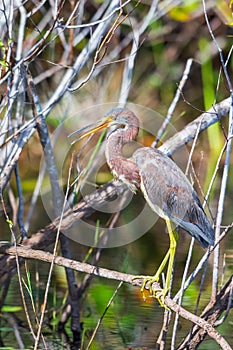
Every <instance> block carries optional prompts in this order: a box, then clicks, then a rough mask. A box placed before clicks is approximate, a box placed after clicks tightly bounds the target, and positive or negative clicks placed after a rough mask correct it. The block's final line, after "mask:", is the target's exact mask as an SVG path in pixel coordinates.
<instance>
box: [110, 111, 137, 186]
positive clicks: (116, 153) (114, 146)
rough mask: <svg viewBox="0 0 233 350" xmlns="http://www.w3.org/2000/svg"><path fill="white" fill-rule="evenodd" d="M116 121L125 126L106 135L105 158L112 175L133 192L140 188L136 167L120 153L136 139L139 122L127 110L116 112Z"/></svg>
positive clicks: (133, 162) (130, 159) (132, 161)
mask: <svg viewBox="0 0 233 350" xmlns="http://www.w3.org/2000/svg"><path fill="white" fill-rule="evenodd" d="M115 119H116V121H117V120H119V124H120V121H122V120H124V121H125V125H123V123H122V125H120V127H119V128H118V129H117V130H114V131H113V132H111V133H110V134H109V135H108V138H107V146H106V158H107V162H108V165H109V167H110V169H111V171H112V173H113V175H115V176H117V177H118V178H120V179H121V180H122V181H123V182H125V183H126V184H127V185H128V186H129V187H130V189H131V190H133V191H135V190H136V189H137V188H138V187H139V186H140V176H139V170H138V167H137V165H136V163H135V161H134V159H132V158H125V157H124V156H123V153H122V148H123V146H124V145H125V144H126V143H128V142H130V141H133V140H134V139H136V137H137V135H138V130H139V120H138V118H137V117H136V116H135V114H134V113H133V112H131V111H129V110H122V111H121V112H118V113H117V114H116V117H115Z"/></svg>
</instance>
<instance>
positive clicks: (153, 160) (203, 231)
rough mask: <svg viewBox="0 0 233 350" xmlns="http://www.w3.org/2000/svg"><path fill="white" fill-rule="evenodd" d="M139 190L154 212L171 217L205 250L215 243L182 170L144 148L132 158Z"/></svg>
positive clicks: (165, 157) (170, 161)
mask: <svg viewBox="0 0 233 350" xmlns="http://www.w3.org/2000/svg"><path fill="white" fill-rule="evenodd" d="M133 157H134V159H135V161H136V164H137V166H138V168H139V173H140V177H141V190H142V192H143V194H144V197H145V199H146V200H147V202H148V204H149V205H150V207H151V208H152V210H153V211H155V212H156V213H158V215H160V216H161V217H163V218H165V217H168V218H170V219H171V220H172V221H173V222H175V224H177V225H179V226H181V227H182V228H184V229H185V230H186V231H187V232H188V233H189V234H191V235H192V236H193V237H194V238H196V239H197V241H198V242H199V243H201V244H202V245H203V246H204V247H206V246H208V245H209V244H210V245H213V244H214V232H213V229H212V227H211V225H210V222H209V220H208V218H207V217H206V214H205V212H204V210H203V208H202V205H201V203H200V200H199V199H198V196H197V194H196V193H195V191H194V190H193V188H192V186H191V184H190V183H189V181H188V179H187V177H186V176H185V175H184V173H183V172H182V171H181V169H180V168H179V167H178V166H177V165H176V164H175V163H174V162H173V161H172V160H171V159H170V158H169V157H167V156H166V155H164V154H163V153H161V152H160V151H158V150H156V149H153V148H150V147H144V148H141V149H139V150H137V151H136V152H135V153H134V155H133Z"/></svg>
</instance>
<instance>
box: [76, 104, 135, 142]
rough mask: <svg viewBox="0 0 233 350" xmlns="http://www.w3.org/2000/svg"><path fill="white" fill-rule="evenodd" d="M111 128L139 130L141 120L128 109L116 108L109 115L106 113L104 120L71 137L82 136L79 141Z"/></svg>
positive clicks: (78, 131) (84, 128) (82, 129)
mask: <svg viewBox="0 0 233 350" xmlns="http://www.w3.org/2000/svg"><path fill="white" fill-rule="evenodd" d="M111 126H115V127H116V128H118V127H120V126H122V127H124V128H125V127H129V128H130V127H133V128H135V127H136V128H137V129H138V127H139V120H138V118H137V117H136V116H135V114H134V113H133V112H131V111H130V110H128V109H124V108H114V109H111V110H110V111H109V112H108V113H106V114H105V116H104V117H103V118H102V119H100V120H97V121H96V122H94V123H92V124H90V125H87V126H84V127H83V128H81V129H79V130H77V131H74V132H73V133H72V134H70V135H69V136H72V135H74V134H80V136H79V137H78V138H77V139H76V141H79V140H82V139H84V138H85V137H87V136H89V135H91V134H94V133H96V132H98V131H100V130H103V129H105V128H109V127H111Z"/></svg>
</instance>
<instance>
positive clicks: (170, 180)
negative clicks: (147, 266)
mask: <svg viewBox="0 0 233 350" xmlns="http://www.w3.org/2000/svg"><path fill="white" fill-rule="evenodd" d="M112 125H115V126H116V128H115V129H114V130H109V132H108V134H107V136H106V138H107V143H106V150H105V154H106V159H107V163H108V165H109V168H110V170H111V172H112V174H113V175H114V177H116V178H118V179H120V180H121V181H122V182H124V183H125V184H126V185H127V186H128V187H129V189H130V190H131V191H132V192H134V193H135V192H136V191H137V190H139V189H141V191H142V193H143V195H144V197H145V200H146V201H147V203H148V204H149V206H150V207H151V209H152V210H153V211H154V212H156V213H157V214H158V215H159V216H160V217H162V218H163V219H164V220H165V221H166V224H167V228H168V233H169V238H170V247H169V250H168V252H167V254H166V255H165V257H164V259H163V261H162V263H161V264H160V266H159V268H158V270H157V272H156V274H155V275H154V276H137V277H135V278H144V281H143V284H142V289H141V290H142V292H143V290H144V288H145V286H146V284H147V282H148V283H149V286H150V291H151V293H152V295H153V296H155V297H156V298H157V299H158V301H159V303H160V304H161V305H162V306H165V305H164V299H165V296H166V294H167V292H168V290H169V287H170V281H171V275H172V268H173V263H174V257H175V252H176V245H177V240H178V234H177V232H176V230H175V227H176V226H180V227H182V228H183V229H184V230H185V231H187V232H188V233H189V234H190V235H191V236H193V237H194V238H195V239H196V240H197V241H198V242H199V243H200V244H201V245H202V246H203V247H204V248H206V247H208V245H213V244H214V231H213V229H212V227H211V224H210V222H209V220H208V218H207V216H206V214H205V212H204V210H203V207H202V205H201V202H200V200H199V198H198V196H197V194H196V192H195V191H194V189H193V188H192V186H191V184H190V182H189V181H188V179H187V177H186V176H185V175H184V173H183V172H182V171H181V169H180V168H179V167H178V166H177V165H176V164H175V163H174V162H173V161H172V160H171V159H170V158H169V157H168V156H166V155H165V154H163V153H162V152H160V151H159V150H157V149H154V148H152V147H143V148H139V149H137V150H136V151H135V152H134V153H133V155H132V157H131V158H125V157H124V156H123V153H122V149H123V146H124V145H125V144H126V143H128V142H130V141H133V140H134V139H136V137H137V135H138V131H139V120H138V118H137V117H136V115H135V114H134V113H133V112H132V111H130V110H128V109H123V108H116V109H113V110H111V111H110V112H109V113H107V115H106V116H105V117H104V118H103V119H102V120H100V121H97V122H96V123H94V124H91V125H89V126H86V127H84V128H82V129H80V130H78V131H77V132H79V133H81V132H84V134H82V135H81V136H80V137H79V138H78V140H80V139H83V138H84V137H86V136H88V135H90V134H92V133H95V132H97V131H99V130H101V129H103V128H106V127H109V126H112ZM75 133H76V132H75ZM171 222H173V223H174V224H175V225H174V227H172V224H171ZM167 262H168V267H167V275H166V280H165V286H164V288H163V289H161V290H159V291H158V290H156V291H154V292H152V284H153V282H159V278H160V275H161V273H162V271H163V270H164V268H165V266H166V264H167Z"/></svg>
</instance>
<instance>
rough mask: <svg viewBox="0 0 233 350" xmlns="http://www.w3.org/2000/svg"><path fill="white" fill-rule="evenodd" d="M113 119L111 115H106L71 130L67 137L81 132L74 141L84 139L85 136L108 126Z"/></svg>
mask: <svg viewBox="0 0 233 350" xmlns="http://www.w3.org/2000/svg"><path fill="white" fill-rule="evenodd" d="M113 121H114V119H113V118H112V117H111V116H107V117H106V118H104V119H101V120H99V121H97V122H95V123H92V124H90V125H87V126H84V127H83V128H81V129H79V130H77V131H74V132H72V134H70V135H69V137H70V136H73V135H74V134H82V135H80V136H79V137H78V138H77V139H76V140H75V142H76V141H80V140H82V139H84V138H85V137H87V136H89V135H91V134H94V133H96V132H97V131H100V130H102V129H105V128H107V127H109V126H110V125H111V124H112V123H113ZM83 132H84V133H83Z"/></svg>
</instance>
